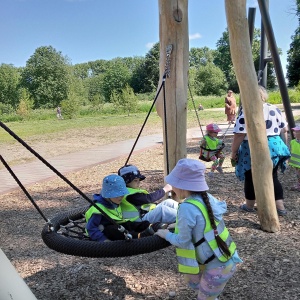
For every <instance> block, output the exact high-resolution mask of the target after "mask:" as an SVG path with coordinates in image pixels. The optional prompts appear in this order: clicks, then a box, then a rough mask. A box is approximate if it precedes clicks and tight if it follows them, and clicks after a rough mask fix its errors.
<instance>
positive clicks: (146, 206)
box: [123, 187, 156, 212]
mask: <svg viewBox="0 0 300 300" xmlns="http://www.w3.org/2000/svg"><path fill="white" fill-rule="evenodd" d="M127 190H128V192H129V194H126V195H125V196H124V198H123V199H127V197H128V196H130V195H133V194H140V193H142V194H149V193H148V192H147V191H146V190H140V189H133V188H129V187H128V188H127ZM155 207H156V204H154V203H146V204H143V205H141V209H142V210H144V211H147V212H148V211H151V210H152V209H154V208H155Z"/></svg>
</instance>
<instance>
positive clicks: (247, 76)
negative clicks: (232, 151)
mask: <svg viewBox="0 0 300 300" xmlns="http://www.w3.org/2000/svg"><path fill="white" fill-rule="evenodd" d="M225 9H226V17H227V24H228V30H229V42H230V52H231V58H232V62H233V66H234V70H235V73H236V76H237V81H238V84H239V87H240V91H241V96H242V99H243V110H244V115H245V120H246V126H247V135H248V139H249V147H250V152H251V164H252V177H253V183H254V189H255V195H256V202H257V208H258V217H259V220H260V223H261V227H262V229H263V230H265V231H268V232H276V231H278V230H280V224H279V220H278V215H277V211H276V206H275V201H274V199H275V197H274V186H273V180H272V170H273V164H272V161H271V158H270V153H269V148H268V143H267V137H266V133H265V132H266V125H265V121H264V117H263V107H262V105H263V103H262V100H261V98H260V95H259V90H258V84H257V78H256V74H255V69H254V63H253V58H252V52H251V47H250V42H249V30H248V23H247V17H246V0H239V1H236V0H225Z"/></svg>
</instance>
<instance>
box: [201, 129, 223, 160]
mask: <svg viewBox="0 0 300 300" xmlns="http://www.w3.org/2000/svg"><path fill="white" fill-rule="evenodd" d="M203 138H204V140H205V142H206V147H205V148H204V147H203V146H200V154H199V156H200V157H202V158H205V159H207V160H208V161H209V159H210V157H212V156H214V155H215V154H216V153H217V152H220V151H221V150H222V149H223V148H224V146H223V145H220V144H219V143H220V140H219V139H217V138H211V137H210V136H208V135H205V136H204V137H203ZM200 157H199V158H200Z"/></svg>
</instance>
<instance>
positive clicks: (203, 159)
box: [199, 143, 225, 162]
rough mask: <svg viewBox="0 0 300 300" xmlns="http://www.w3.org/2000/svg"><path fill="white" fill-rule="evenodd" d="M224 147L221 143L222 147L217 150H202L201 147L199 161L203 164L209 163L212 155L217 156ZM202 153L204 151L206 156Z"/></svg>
mask: <svg viewBox="0 0 300 300" xmlns="http://www.w3.org/2000/svg"><path fill="white" fill-rule="evenodd" d="M224 147H225V144H224V143H222V145H220V146H219V147H218V148H217V149H214V150H211V149H209V148H204V147H202V146H200V154H199V159H200V160H202V161H205V162H209V161H211V160H210V157H211V156H212V155H218V154H219V153H220V152H221V151H222V150H223V149H224ZM204 151H206V152H207V153H206V155H204Z"/></svg>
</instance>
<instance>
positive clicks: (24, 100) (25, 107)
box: [17, 88, 33, 118]
mask: <svg viewBox="0 0 300 300" xmlns="http://www.w3.org/2000/svg"><path fill="white" fill-rule="evenodd" d="M32 108H33V100H32V99H31V98H30V95H29V93H28V91H27V90H26V89H24V88H22V89H21V91H20V102H19V105H18V108H17V114H18V115H20V116H22V117H23V118H26V117H28V115H29V114H30V112H31V111H32Z"/></svg>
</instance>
